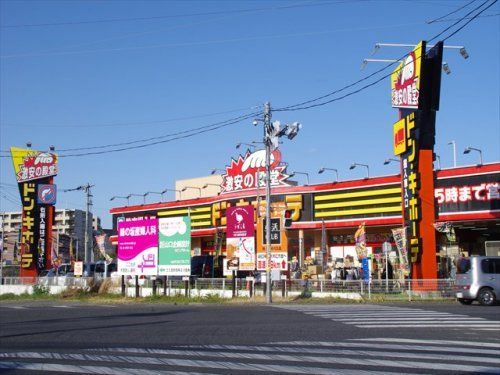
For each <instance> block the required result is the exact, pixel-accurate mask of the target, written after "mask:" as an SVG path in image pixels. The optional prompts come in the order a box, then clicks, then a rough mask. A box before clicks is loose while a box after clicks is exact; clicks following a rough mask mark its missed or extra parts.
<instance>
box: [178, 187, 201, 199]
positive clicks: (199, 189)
mask: <svg viewBox="0 0 500 375" xmlns="http://www.w3.org/2000/svg"><path fill="white" fill-rule="evenodd" d="M187 189H198V192H199V193H200V196H199V198H201V188H199V187H197V186H184V187H183V188H182V189H181V191H186V190H187Z"/></svg>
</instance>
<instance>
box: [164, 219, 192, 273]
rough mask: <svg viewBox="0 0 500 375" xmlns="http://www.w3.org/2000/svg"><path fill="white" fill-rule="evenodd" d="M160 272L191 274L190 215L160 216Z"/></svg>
mask: <svg viewBox="0 0 500 375" xmlns="http://www.w3.org/2000/svg"><path fill="white" fill-rule="evenodd" d="M158 228H159V241H160V242H159V245H160V246H159V249H158V256H159V262H158V274H159V275H170V276H189V275H191V219H190V218H189V216H179V217H165V218H160V219H159V223H158Z"/></svg>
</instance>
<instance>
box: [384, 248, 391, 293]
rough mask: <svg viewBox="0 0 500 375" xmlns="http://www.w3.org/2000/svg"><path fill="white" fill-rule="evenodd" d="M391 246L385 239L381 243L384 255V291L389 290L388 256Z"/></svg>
mask: <svg viewBox="0 0 500 375" xmlns="http://www.w3.org/2000/svg"><path fill="white" fill-rule="evenodd" d="M391 249H392V246H391V244H390V243H389V242H387V241H385V242H384V243H383V244H382V251H383V252H384V256H385V292H386V293H388V292H389V268H388V260H387V259H388V258H389V252H390V251H391Z"/></svg>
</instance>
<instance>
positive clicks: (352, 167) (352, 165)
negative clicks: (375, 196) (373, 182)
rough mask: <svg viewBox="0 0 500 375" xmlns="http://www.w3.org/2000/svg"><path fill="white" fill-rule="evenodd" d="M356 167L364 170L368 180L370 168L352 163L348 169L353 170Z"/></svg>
mask: <svg viewBox="0 0 500 375" xmlns="http://www.w3.org/2000/svg"><path fill="white" fill-rule="evenodd" d="M356 167H365V168H366V178H370V167H369V166H368V165H367V164H359V163H352V164H351V166H350V167H349V169H354V168H356Z"/></svg>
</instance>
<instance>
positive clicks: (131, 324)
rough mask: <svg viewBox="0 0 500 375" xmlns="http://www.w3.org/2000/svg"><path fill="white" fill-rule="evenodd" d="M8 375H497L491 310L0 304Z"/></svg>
mask: <svg viewBox="0 0 500 375" xmlns="http://www.w3.org/2000/svg"><path fill="white" fill-rule="evenodd" d="M0 319H1V321H0V372H2V373H12V374H21V373H23V374H24V373H26V374H39V373H51V374H54V373H83V374H87V373H99V374H178V375H183V374H202V373H205V374H207V373H209V374H247V373H248V374H250V373H252V374H255V373H262V374H268V373H301V374H303V373H308V374H390V373H394V374H445V373H446V374H447V375H449V374H450V371H451V373H453V374H461V373H463V374H471V373H473V374H481V373H487V374H500V307H499V306H495V307H483V306H479V305H472V306H461V305H459V304H451V303H411V304H410V303H404V304H403V303H402V304H329V305H312V304H302V305H289V304H287V305H279V304H275V305H273V306H266V305H248V304H246V305H212V304H206V305H201V304H190V305H166V304H126V305H119V304H115V305H95V304H86V303H73V302H71V303H70V302H67V301H61V302H54V301H50V302H47V301H43V302H19V301H12V302H2V303H1V304H0Z"/></svg>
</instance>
